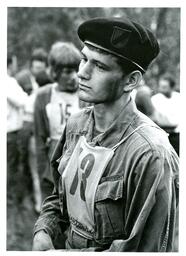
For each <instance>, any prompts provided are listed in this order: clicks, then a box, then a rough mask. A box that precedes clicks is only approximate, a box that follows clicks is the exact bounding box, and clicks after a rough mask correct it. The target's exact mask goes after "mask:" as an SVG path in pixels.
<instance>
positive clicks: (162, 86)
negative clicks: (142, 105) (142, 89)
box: [152, 74, 181, 155]
mask: <svg viewBox="0 0 186 256" xmlns="http://www.w3.org/2000/svg"><path fill="white" fill-rule="evenodd" d="M175 88H176V83H175V79H174V78H173V76H172V75H171V74H164V75H162V76H161V77H160V79H159V84H158V93H157V94H155V95H154V96H152V104H153V106H154V108H155V109H156V111H157V112H159V113H161V115H162V116H164V117H165V119H164V121H163V122H161V120H158V118H157V123H158V125H159V126H160V127H161V128H162V129H164V130H165V131H166V132H167V133H168V134H169V140H170V143H171V144H172V146H173V147H174V149H175V151H176V152H177V154H178V155H179V133H180V127H179V125H180V115H181V105H180V93H179V92H176V91H175Z"/></svg>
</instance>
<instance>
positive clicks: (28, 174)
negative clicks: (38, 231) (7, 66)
mask: <svg viewBox="0 0 186 256" xmlns="http://www.w3.org/2000/svg"><path fill="white" fill-rule="evenodd" d="M46 69H47V53H46V51H45V50H44V49H42V48H36V49H34V51H33V53H32V55H31V58H30V67H29V69H23V70H21V71H20V72H19V73H18V74H17V75H16V79H17V81H18V83H19V84H20V85H21V87H22V88H23V89H24V91H25V92H26V93H27V94H28V100H27V102H26V105H25V108H24V115H23V129H22V137H21V140H22V143H21V162H22V168H23V176H24V184H25V194H26V193H27V194H28V195H30V194H31V193H33V197H34V201H35V210H36V212H38V211H39V210H40V205H41V190H40V185H39V177H38V173H37V167H36V147H35V137H34V131H33V127H34V124H33V122H34V120H33V119H34V118H33V113H34V102H35V97H36V93H37V90H38V88H39V84H38V83H37V81H36V80H37V77H38V75H39V74H40V73H41V72H46Z"/></svg>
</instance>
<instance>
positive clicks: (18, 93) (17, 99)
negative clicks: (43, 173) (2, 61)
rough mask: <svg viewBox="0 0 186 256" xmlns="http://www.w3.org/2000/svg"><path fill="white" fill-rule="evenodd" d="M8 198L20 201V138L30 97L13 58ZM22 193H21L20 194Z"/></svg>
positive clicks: (10, 67)
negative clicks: (20, 83) (18, 177)
mask: <svg viewBox="0 0 186 256" xmlns="http://www.w3.org/2000/svg"><path fill="white" fill-rule="evenodd" d="M7 72H8V76H7V80H6V90H7V196H8V200H11V199H12V198H13V197H14V199H15V200H17V199H18V200H20V197H21V193H22V192H21V191H19V189H18V186H17V185H16V184H17V183H18V182H17V176H18V175H19V166H20V146H21V143H20V138H21V134H20V132H21V129H22V127H23V110H24V106H25V104H26V102H27V99H28V96H27V94H26V93H25V92H24V91H23V89H22V88H21V86H20V85H19V84H18V83H17V81H16V79H15V78H14V77H13V75H14V74H15V69H14V65H13V58H12V57H8V60H7ZM19 192H20V193H19Z"/></svg>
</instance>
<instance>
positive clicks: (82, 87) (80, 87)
mask: <svg viewBox="0 0 186 256" xmlns="http://www.w3.org/2000/svg"><path fill="white" fill-rule="evenodd" d="M79 89H80V90H86V89H90V87H89V86H87V85H85V84H81V83H79Z"/></svg>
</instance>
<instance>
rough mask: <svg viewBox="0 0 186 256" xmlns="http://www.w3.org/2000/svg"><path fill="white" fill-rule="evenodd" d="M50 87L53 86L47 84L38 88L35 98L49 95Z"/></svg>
mask: <svg viewBox="0 0 186 256" xmlns="http://www.w3.org/2000/svg"><path fill="white" fill-rule="evenodd" d="M52 85H53V84H47V85H45V86H42V87H40V88H38V90H37V96H39V97H41V96H43V95H47V94H49V93H51V89H52Z"/></svg>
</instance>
